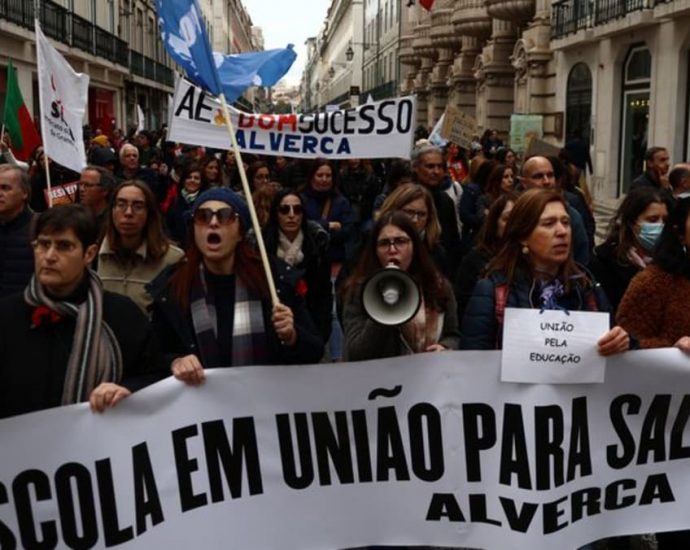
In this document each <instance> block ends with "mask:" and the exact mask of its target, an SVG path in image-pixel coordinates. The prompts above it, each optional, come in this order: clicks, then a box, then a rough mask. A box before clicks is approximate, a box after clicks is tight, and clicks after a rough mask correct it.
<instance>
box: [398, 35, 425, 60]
mask: <svg viewBox="0 0 690 550" xmlns="http://www.w3.org/2000/svg"><path fill="white" fill-rule="evenodd" d="M413 39H414V37H413V36H412V35H406V36H401V37H400V49H399V50H398V59H399V60H400V63H402V64H403V65H410V66H412V67H418V66H419V63H420V59H419V57H418V56H417V55H415V52H414V48H413V47H412V40H413Z"/></svg>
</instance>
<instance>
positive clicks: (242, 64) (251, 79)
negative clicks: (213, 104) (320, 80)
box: [215, 44, 297, 101]
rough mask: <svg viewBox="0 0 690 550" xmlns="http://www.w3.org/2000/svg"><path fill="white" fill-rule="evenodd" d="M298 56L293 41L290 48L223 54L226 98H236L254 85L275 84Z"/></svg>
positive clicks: (221, 71)
mask: <svg viewBox="0 0 690 550" xmlns="http://www.w3.org/2000/svg"><path fill="white" fill-rule="evenodd" d="M215 55H216V56H218V54H215ZM295 59H297V54H296V53H295V50H293V46H292V44H289V45H288V47H287V48H278V49H275V50H266V51H263V52H248V53H238V54H231V55H225V56H223V63H222V64H221V65H219V66H218V73H219V75H220V81H221V86H222V87H223V93H224V94H225V99H226V100H227V101H235V100H236V99H237V98H238V97H240V96H241V95H242V93H243V92H244V91H245V90H246V89H247V88H249V87H250V86H273V85H274V84H276V83H277V82H278V81H279V80H280V79H281V78H282V77H283V75H285V73H287V72H288V71H289V70H290V67H291V66H292V64H293V63H294V61H295Z"/></svg>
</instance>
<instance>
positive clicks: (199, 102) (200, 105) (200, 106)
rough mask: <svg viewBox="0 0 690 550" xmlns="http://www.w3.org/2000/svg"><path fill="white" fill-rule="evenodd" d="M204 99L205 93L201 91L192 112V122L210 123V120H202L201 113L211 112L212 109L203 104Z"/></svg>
mask: <svg viewBox="0 0 690 550" xmlns="http://www.w3.org/2000/svg"><path fill="white" fill-rule="evenodd" d="M205 99H206V92H205V91H204V90H201V93H200V94H199V98H198V99H197V102H196V110H195V111H194V120H198V121H199V122H211V119H210V118H204V117H203V116H202V111H209V112H213V107H211V106H209V105H206V104H205V103H204V101H205Z"/></svg>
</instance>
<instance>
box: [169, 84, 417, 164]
mask: <svg viewBox="0 0 690 550" xmlns="http://www.w3.org/2000/svg"><path fill="white" fill-rule="evenodd" d="M230 112H231V115H230V116H231V117H232V124H233V127H234V128H235V132H236V137H237V143H238V145H239V147H240V150H241V151H242V152H243V153H254V154H259V155H273V156H285V157H296V158H316V157H323V158H331V159H346V158H390V157H399V158H410V152H411V150H412V145H413V137H414V126H415V117H416V115H415V98H414V96H410V97H398V98H392V99H386V100H383V101H376V102H374V103H367V104H366V105H361V106H359V107H357V108H352V109H345V110H334V111H331V112H328V113H309V114H298V113H288V114H282V115H272V114H256V113H243V112H241V111H238V110H236V109H233V108H230ZM169 139H170V140H171V141H177V142H180V143H189V144H192V145H203V146H204V147H213V148H215V149H229V148H230V136H229V135H228V131H227V128H226V126H225V119H224V117H223V112H222V109H221V105H220V101H218V100H217V99H215V98H213V97H212V96H210V95H208V94H207V93H206V92H204V91H203V90H202V89H201V88H198V87H197V86H195V85H194V84H191V83H190V82H189V81H187V80H185V79H183V78H180V79H178V81H177V86H176V87H175V96H174V98H173V116H172V120H171V124H170V137H169Z"/></svg>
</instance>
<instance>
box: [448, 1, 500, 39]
mask: <svg viewBox="0 0 690 550" xmlns="http://www.w3.org/2000/svg"><path fill="white" fill-rule="evenodd" d="M451 22H452V23H453V27H454V28H455V32H456V33H458V34H459V35H461V36H462V35H466V36H476V37H477V38H488V37H489V36H490V35H491V17H489V14H488V13H487V11H486V6H484V1H483V0H460V1H459V2H457V4H456V7H455V10H454V11H453V15H452V16H451Z"/></svg>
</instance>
